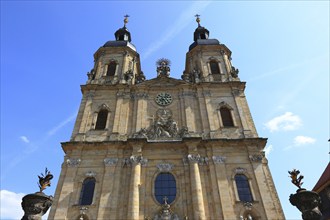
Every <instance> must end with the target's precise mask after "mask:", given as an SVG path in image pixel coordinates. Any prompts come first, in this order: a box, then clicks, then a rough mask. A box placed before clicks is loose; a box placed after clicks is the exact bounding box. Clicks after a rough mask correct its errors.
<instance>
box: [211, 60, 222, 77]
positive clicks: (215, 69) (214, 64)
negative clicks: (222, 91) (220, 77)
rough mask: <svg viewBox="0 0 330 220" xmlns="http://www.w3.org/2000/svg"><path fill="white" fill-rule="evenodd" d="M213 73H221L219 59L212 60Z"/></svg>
mask: <svg viewBox="0 0 330 220" xmlns="http://www.w3.org/2000/svg"><path fill="white" fill-rule="evenodd" d="M210 67H211V73H212V74H220V69H219V64H218V62H217V61H214V60H212V61H210Z"/></svg>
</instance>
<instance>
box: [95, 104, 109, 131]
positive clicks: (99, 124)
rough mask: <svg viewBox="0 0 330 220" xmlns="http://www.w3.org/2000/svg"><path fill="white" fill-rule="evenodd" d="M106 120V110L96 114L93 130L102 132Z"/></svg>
mask: <svg viewBox="0 0 330 220" xmlns="http://www.w3.org/2000/svg"><path fill="white" fill-rule="evenodd" d="M107 118H108V110H105V109H103V110H101V111H100V112H99V113H98V114H97V119H96V125H95V130H103V129H105V127H106V125H107Z"/></svg>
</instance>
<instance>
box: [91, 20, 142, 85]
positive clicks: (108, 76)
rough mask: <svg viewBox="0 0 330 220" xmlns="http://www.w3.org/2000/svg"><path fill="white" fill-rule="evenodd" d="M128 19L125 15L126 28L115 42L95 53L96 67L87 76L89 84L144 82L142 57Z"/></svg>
mask: <svg viewBox="0 0 330 220" xmlns="http://www.w3.org/2000/svg"><path fill="white" fill-rule="evenodd" d="M128 17H129V16H128V15H125V19H124V26H123V27H122V28H119V29H118V30H117V31H116V32H115V40H112V41H108V42H106V43H105V44H104V45H103V46H102V47H100V48H99V49H98V50H97V51H96V52H95V54H94V62H95V65H94V68H93V69H92V70H91V71H90V72H88V74H87V75H88V81H87V84H112V85H115V84H127V85H134V84H135V83H137V82H141V81H143V80H144V75H143V73H142V72H141V66H140V55H139V54H138V53H137V51H136V48H135V46H134V45H133V44H132V43H131V33H130V32H129V31H128V29H127V27H126V24H127V23H128Z"/></svg>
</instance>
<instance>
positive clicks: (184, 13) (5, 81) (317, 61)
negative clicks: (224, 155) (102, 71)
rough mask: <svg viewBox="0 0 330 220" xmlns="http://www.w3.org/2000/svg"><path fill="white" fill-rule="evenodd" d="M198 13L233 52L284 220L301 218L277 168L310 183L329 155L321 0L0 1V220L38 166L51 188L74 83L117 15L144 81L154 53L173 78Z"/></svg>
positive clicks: (13, 214)
mask: <svg viewBox="0 0 330 220" xmlns="http://www.w3.org/2000/svg"><path fill="white" fill-rule="evenodd" d="M196 13H198V14H200V15H201V25H202V26H204V27H206V28H207V29H208V30H209V31H210V38H216V39H218V40H219V41H220V42H221V43H224V44H226V46H227V47H228V48H229V49H230V50H231V51H232V53H233V54H232V58H233V59H232V63H233V65H234V66H235V67H236V68H238V69H239V77H240V79H241V80H242V81H246V82H247V88H246V97H247V100H248V103H249V106H250V109H251V113H252V116H253V119H254V122H255V125H256V127H257V130H258V133H259V136H261V137H267V138H268V143H267V153H268V154H267V155H268V156H267V157H268V160H269V166H270V170H271V172H272V175H273V179H274V182H275V185H276V188H277V192H278V194H279V197H280V200H281V203H282V207H283V209H284V212H285V215H286V218H287V219H300V218H301V217H300V213H299V211H298V210H297V209H296V208H294V207H292V206H291V204H289V202H288V198H289V195H290V194H291V193H294V192H295V190H296V189H295V187H294V186H293V185H292V184H291V183H290V179H289V177H288V173H287V171H288V170H291V169H293V168H297V169H300V170H301V172H302V173H303V175H304V176H305V178H304V185H303V186H304V187H305V188H307V189H312V188H313V186H314V185H315V184H316V182H317V180H318V178H319V176H320V175H321V174H322V172H323V170H324V169H325V167H326V165H327V163H328V162H329V154H328V152H329V144H328V142H327V140H328V139H329V137H330V133H329V50H330V49H329V26H330V24H329V1H290V2H289V1H279V2H277V1H231V2H230V1H216V2H205V1H199V2H196V1H195V2H191V1H181V2H177V1H138V2H135V1H134V2H133V1H123V2H116V1H93V2H92V1H68V2H66V1H45V2H43V1H1V186H0V188H1V203H0V204H1V219H10V218H12V219H17V218H20V217H21V214H22V213H21V211H20V209H21V208H20V199H21V197H22V195H24V194H27V193H32V192H35V191H37V190H38V187H37V175H38V174H39V173H40V172H43V170H44V168H45V167H46V166H47V167H48V169H49V170H51V171H52V173H53V174H54V176H55V178H54V179H53V184H52V187H51V188H49V189H47V190H46V191H45V192H46V193H47V194H54V191H55V188H56V183H57V180H58V177H59V174H60V167H61V164H62V162H63V156H64V154H63V151H62V149H61V146H60V142H65V141H69V139H70V135H71V132H72V129H73V124H74V120H75V116H76V113H77V110H78V107H79V104H80V100H81V92H80V85H81V84H84V83H85V82H86V80H87V76H86V73H87V72H88V71H89V70H90V69H92V67H93V53H94V52H95V51H96V50H97V49H98V48H99V47H100V46H102V45H103V44H104V43H105V42H106V41H108V40H113V39H114V32H115V31H116V30H117V29H118V28H120V27H122V26H123V15H125V14H129V15H130V18H129V23H128V24H127V27H128V29H129V30H130V32H131V35H132V43H133V44H134V45H135V46H136V48H137V50H138V52H139V54H140V56H141V59H142V60H141V65H142V70H143V72H144V73H145V75H146V76H147V79H151V78H154V77H155V76H156V66H155V62H156V60H157V59H159V58H162V57H164V58H168V59H170V60H171V63H172V65H171V76H172V77H174V78H180V76H181V74H182V72H183V70H184V64H185V54H186V52H187V51H188V47H189V45H190V44H191V43H192V42H193V32H194V30H195V28H196V27H197V24H196V22H195V17H194V15H195V14H196ZM4 198H5V199H6V200H4Z"/></svg>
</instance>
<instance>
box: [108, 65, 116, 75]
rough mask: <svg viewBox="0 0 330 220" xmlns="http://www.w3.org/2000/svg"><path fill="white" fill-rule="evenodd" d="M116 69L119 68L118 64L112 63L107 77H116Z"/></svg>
mask: <svg viewBox="0 0 330 220" xmlns="http://www.w3.org/2000/svg"><path fill="white" fill-rule="evenodd" d="M116 67H117V63H116V62H115V61H111V62H110V63H109V64H108V71H107V76H114V75H115V73H116Z"/></svg>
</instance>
